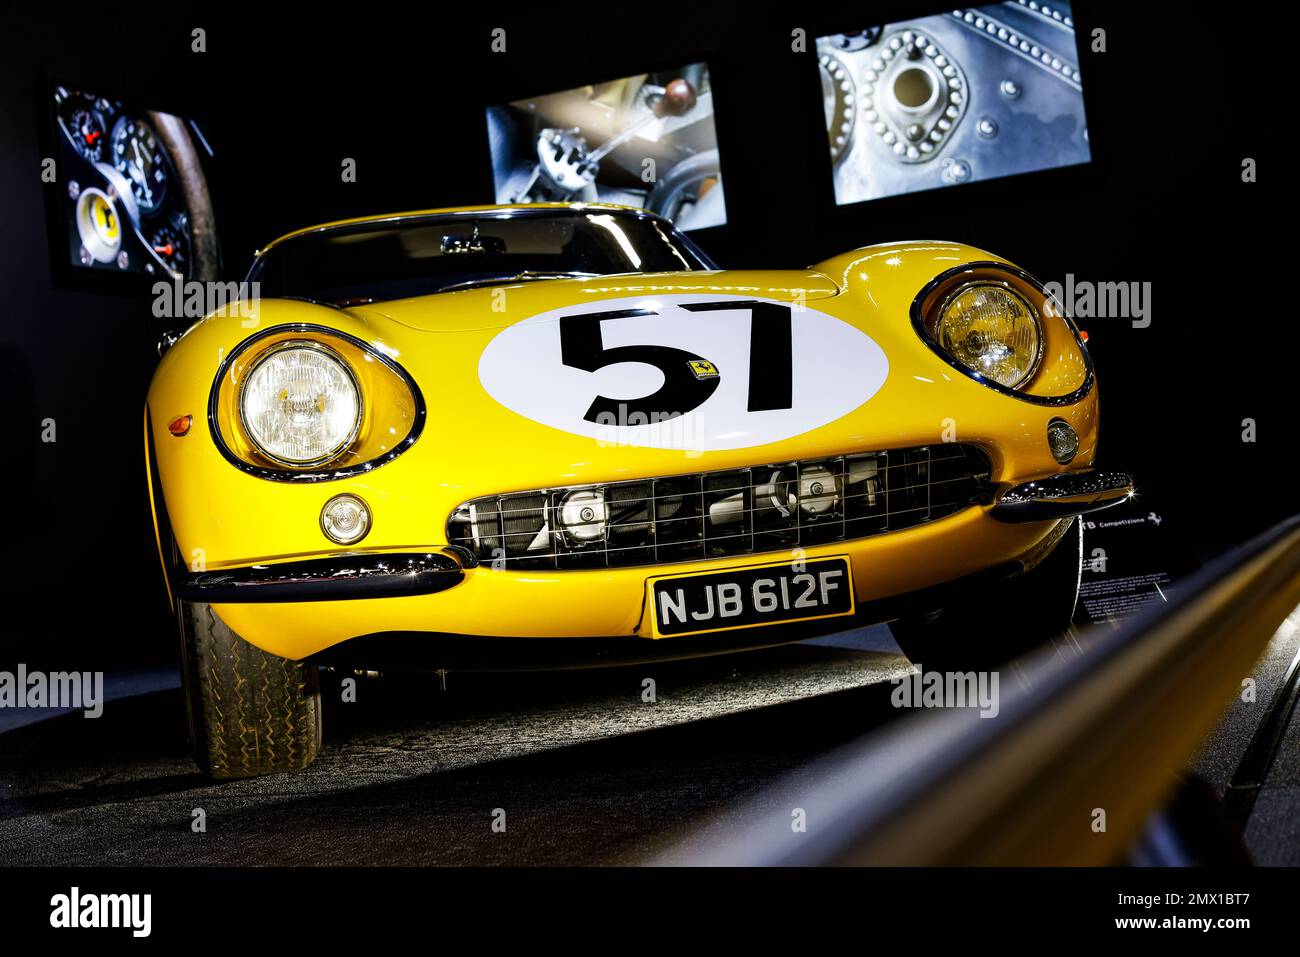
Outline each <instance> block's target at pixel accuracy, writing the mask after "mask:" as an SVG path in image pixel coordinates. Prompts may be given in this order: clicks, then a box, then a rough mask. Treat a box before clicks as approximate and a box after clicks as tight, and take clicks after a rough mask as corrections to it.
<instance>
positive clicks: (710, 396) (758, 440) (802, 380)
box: [478, 294, 889, 452]
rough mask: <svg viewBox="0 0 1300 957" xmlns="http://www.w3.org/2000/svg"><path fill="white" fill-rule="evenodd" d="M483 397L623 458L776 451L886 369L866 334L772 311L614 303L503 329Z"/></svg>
mask: <svg viewBox="0 0 1300 957" xmlns="http://www.w3.org/2000/svg"><path fill="white" fill-rule="evenodd" d="M478 374H479V380H480V381H481V382H482V383H483V388H484V389H486V390H487V392H488V394H489V395H491V396H492V397H493V398H494V399H496V400H497V401H498V402H500V403H501V404H502V405H504V406H505V407H506V408H508V409H510V410H512V411H514V412H517V413H519V414H520V415H522V416H525V417H527V418H529V419H532V420H533V421H535V422H540V423H542V424H543V425H549V426H551V427H552V428H556V429H561V430H563V431H565V432H572V433H574V434H577V435H587V436H591V437H592V438H596V439H602V440H606V441H609V442H611V443H616V444H620V445H634V446H641V447H646V448H658V449H683V450H688V451H701V452H704V451H714V450H719V449H741V448H747V447H749V446H754V445H766V444H768V443H770V442H780V441H781V440H783V439H788V438H792V437H793V436H796V435H801V434H803V433H805V432H810V431H812V430H813V429H816V428H819V427H821V426H823V425H826V424H827V423H828V422H833V421H834V420H836V419H838V418H840V417H841V416H843V415H846V414H848V413H849V412H852V411H853V410H854V409H856V408H857V407H858V406H860V405H862V403H864V402H866V401H867V400H868V399H870V398H871V397H872V396H873V395H875V393H876V392H877V391H878V390H879V389H880V387H881V386H882V385H884V382H885V378H886V376H888V374H889V360H888V359H887V358H886V357H885V353H884V350H882V349H881V348H880V346H878V345H877V344H876V343H875V341H874V340H872V339H871V338H870V337H869V336H867V335H866V334H865V333H863V332H861V331H860V330H858V329H855V328H854V327H853V326H851V325H849V324H848V323H847V322H844V321H842V320H840V319H836V318H835V317H834V316H831V315H827V314H826V313H824V312H818V311H817V310H815V309H812V308H809V307H808V306H806V305H804V306H795V305H792V304H791V303H786V302H778V301H776V300H773V299H759V298H746V297H743V296H718V295H709V294H668V295H661V296H636V297H633V298H626V299H605V300H602V301H600V302H590V303H582V304H580V305H574V306H565V307H564V308H561V309H554V310H551V311H550V312H544V313H539V314H538V315H535V316H530V317H529V318H527V319H524V320H522V321H521V322H518V323H516V324H515V325H513V326H509V327H508V328H506V329H503V330H502V331H501V332H500V333H498V334H497V336H496V337H495V338H494V339H493V340H492V341H491V342H490V343H488V346H487V348H486V349H484V350H483V356H482V358H481V359H480V360H479V367H478Z"/></svg>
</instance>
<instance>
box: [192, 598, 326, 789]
mask: <svg viewBox="0 0 1300 957" xmlns="http://www.w3.org/2000/svg"><path fill="white" fill-rule="evenodd" d="M177 605H178V606H179V607H178V608H177V619H178V621H179V625H180V635H181V676H182V678H183V686H184V694H185V705H186V709H187V711H188V715H189V726H190V745H191V747H192V748H193V752H194V761H195V763H196V764H197V765H198V766H199V770H200V771H202V772H203V773H204V774H205V775H207V776H208V777H211V778H219V779H221V778H251V777H257V776H259V775H263V774H278V773H280V772H282V771H297V770H300V769H302V768H305V767H306V766H307V765H309V764H311V763H312V761H314V760H315V759H316V753H317V752H318V751H319V750H320V743H321V700H320V678H319V674H318V672H317V669H316V667H315V666H314V665H309V664H304V663H303V662H300V661H290V660H289V659H287V658H280V657H278V656H276V655H272V654H269V653H267V652H265V651H262V650H261V649H260V648H257V647H255V646H254V645H251V644H249V643H248V642H247V641H245V640H244V639H243V638H240V637H239V635H237V634H235V633H234V632H233V631H231V630H230V628H229V627H227V625H226V623H225V622H223V621H222V620H221V619H220V618H218V617H217V615H216V613H215V612H213V610H212V606H211V605H207V604H203V603H191V602H184V601H179V602H177Z"/></svg>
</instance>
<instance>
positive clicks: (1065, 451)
mask: <svg viewBox="0 0 1300 957" xmlns="http://www.w3.org/2000/svg"><path fill="white" fill-rule="evenodd" d="M1047 447H1048V448H1049V449H1051V452H1052V458H1054V459H1056V461H1058V462H1060V463H1061V464H1062V465H1065V464H1066V463H1067V462H1069V461H1070V460H1071V459H1072V458H1074V456H1075V453H1077V452H1078V451H1079V433H1077V432H1075V431H1074V429H1073V428H1071V427H1070V423H1069V422H1066V421H1065V420H1064V419H1053V420H1052V421H1051V422H1048V423H1047Z"/></svg>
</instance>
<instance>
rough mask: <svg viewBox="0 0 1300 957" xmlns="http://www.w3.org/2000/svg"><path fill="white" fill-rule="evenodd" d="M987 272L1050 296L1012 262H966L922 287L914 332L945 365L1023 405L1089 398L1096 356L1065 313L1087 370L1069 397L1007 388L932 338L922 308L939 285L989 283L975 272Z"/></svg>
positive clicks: (915, 304) (914, 311) (1067, 402)
mask: <svg viewBox="0 0 1300 957" xmlns="http://www.w3.org/2000/svg"><path fill="white" fill-rule="evenodd" d="M987 271H995V272H1003V273H1007V274H1008V275H1011V276H1015V277H1016V278H1018V279H1020V280H1022V281H1023V282H1026V283H1028V284H1029V285H1031V286H1033V287H1034V288H1035V289H1036V290H1038V291H1039V292H1040V293H1042V294H1043V295H1044V296H1047V295H1048V293H1047V290H1046V289H1045V288H1044V287H1043V284H1042V283H1041V282H1039V281H1038V279H1037V278H1035V277H1034V276H1033V275H1032V274H1030V273H1027V272H1025V271H1024V270H1023V269H1020V268H1018V267H1016V266H1012V265H1010V264H1009V263H1001V262H989V261H982V260H981V261H976V262H968V263H963V264H962V265H960V266H954V267H953V268H952V269H946V270H944V271H943V272H941V273H939V275H937V276H935V277H934V278H933V279H931V280H930V281H929V282H928V283H926V284H925V286H924V287H922V289H921V291H920V292H919V293H917V294H916V298H915V299H913V300H912V329H913V330H914V331H915V332H916V335H917V337H918V338H919V339H920V340H921V341H922V342H924V343H925V344H926V345H927V346H929V347H930V350H931V351H932V352H934V354H935V355H937V356H938V357H939V358H941V359H942V360H943V361H944V362H946V363H948V365H950V366H952V367H953V368H954V369H956V370H957V371H958V372H960V373H961V374H962V375H964V376H966V377H967V378H968V379H974V380H975V381H976V382H978V383H979V384H980V385H982V386H984V387H986V388H989V389H992V390H993V391H994V392H1000V393H1002V394H1003V395H1008V396H1011V397H1012V398H1013V399H1019V400H1021V401H1022V402H1029V403H1031V404H1033V405H1046V406H1062V405H1074V404H1075V403H1076V402H1078V401H1079V400H1081V399H1083V398H1085V397H1087V395H1088V394H1089V393H1090V392H1091V391H1092V389H1093V385H1094V383H1095V382H1096V374H1095V372H1094V371H1093V365H1092V356H1090V355H1089V354H1088V348H1087V346H1085V345H1084V342H1083V339H1082V338H1081V337H1080V336H1079V329H1078V327H1077V326H1076V325H1075V324H1074V320H1073V319H1071V318H1070V317H1069V316H1068V315H1066V314H1065V313H1064V312H1063V313H1062V314H1061V318H1062V319H1063V320H1064V321H1065V324H1066V326H1067V327H1068V328H1069V330H1070V334H1071V335H1072V336H1074V341H1075V343H1076V344H1077V345H1078V347H1079V354H1080V355H1082V356H1083V367H1084V377H1083V383H1082V384H1081V385H1080V386H1079V388H1077V389H1075V390H1074V391H1073V392H1070V393H1068V394H1067V395H1032V394H1030V393H1028V392H1021V391H1019V390H1018V389H1012V388H1008V387H1007V386H1004V385H1003V384H1002V383H1000V382H994V381H993V380H992V379H989V378H987V377H985V376H983V375H981V374H980V373H978V372H976V371H975V370H974V369H971V368H970V367H969V366H967V365H965V364H964V363H962V362H959V361H958V360H957V359H956V358H954V357H953V356H951V355H949V354H948V351H947V350H946V349H944V348H943V346H941V345H939V343H938V342H937V341H936V340H935V338H934V336H932V335H930V331H929V330H928V329H926V327H925V316H924V314H923V313H922V309H921V306H922V303H924V302H925V300H926V299H927V298H928V297H929V296H930V294H931V293H932V292H934V290H935V289H936V288H938V287H939V286H941V285H943V284H944V283H946V282H949V281H951V280H952V278H953V277H954V276H960V275H962V274H964V273H970V274H972V275H971V276H970V282H972V283H974V282H980V281H988V280H987V279H985V278H984V277H980V276H976V275H974V273H976V272H987ZM946 301H947V300H946V299H945V303H946ZM1040 325H1041V320H1040ZM1040 349H1041V343H1040ZM1036 368H1037V367H1035V369H1036ZM1026 381H1027V380H1026Z"/></svg>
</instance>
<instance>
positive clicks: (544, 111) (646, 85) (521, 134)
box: [487, 63, 727, 229]
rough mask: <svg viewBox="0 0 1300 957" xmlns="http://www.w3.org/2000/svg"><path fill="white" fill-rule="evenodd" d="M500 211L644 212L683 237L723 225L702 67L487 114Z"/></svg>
mask: <svg viewBox="0 0 1300 957" xmlns="http://www.w3.org/2000/svg"><path fill="white" fill-rule="evenodd" d="M487 123H488V137H489V141H490V143H491V149H492V174H493V178H494V180H495V187H496V201H497V202H498V203H536V202H596V201H599V202H606V203H622V204H624V205H628V206H640V207H644V208H646V209H649V210H651V211H652V212H655V213H658V214H659V215H661V216H665V217H667V218H668V219H671V220H673V222H675V223H676V224H677V226H678V227H679V228H681V229H702V228H704V227H707V226H720V225H722V224H723V223H725V222H726V221H727V213H726V206H725V203H724V200H723V193H722V166H721V163H720V161H719V158H718V134H717V129H716V128H715V126H714V121H713V90H712V86H711V84H710V82H709V69H708V67H707V66H705V65H704V64H703V63H696V64H692V65H690V66H684V67H681V68H678V69H675V70H666V71H660V72H657V73H643V74H640V75H638V76H630V77H626V78H624V79H621V80H611V81H609V82H607V83H597V84H594V85H591V86H584V87H579V88H578V89H576V90H565V91H564V92H562V93H552V94H548V95H546V96H536V97H531V98H529V99H526V100H517V101H515V102H513V103H510V104H509V105H507V106H499V107H490V108H489V109H488V111H487Z"/></svg>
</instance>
